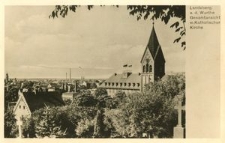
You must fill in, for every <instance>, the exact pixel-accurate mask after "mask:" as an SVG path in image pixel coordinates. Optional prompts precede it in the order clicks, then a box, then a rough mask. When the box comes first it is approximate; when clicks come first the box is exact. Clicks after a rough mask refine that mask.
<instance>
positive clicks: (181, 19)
mask: <svg viewBox="0 0 225 143" xmlns="http://www.w3.org/2000/svg"><path fill="white" fill-rule="evenodd" d="M78 7H80V6H79V5H56V6H55V9H54V10H53V11H52V13H51V14H50V15H49V18H51V17H52V18H58V17H59V16H61V17H63V18H65V17H66V16H67V14H68V12H69V11H72V12H74V13H75V12H76V9H77V8H78ZM116 7H119V6H118V5H117V6H116ZM87 8H88V10H91V9H92V8H93V5H88V6H87ZM127 10H128V11H129V14H130V15H133V16H134V15H135V16H136V17H137V20H140V19H141V18H142V17H143V18H144V20H147V19H150V20H154V19H161V21H163V22H164V23H165V24H168V22H169V21H170V19H171V18H178V20H177V21H176V22H174V23H173V24H172V25H171V26H170V28H174V29H175V32H179V35H180V36H179V37H178V38H176V39H175V40H174V41H173V42H174V43H178V42H180V43H181V47H182V48H183V49H185V48H186V42H185V35H186V28H185V23H186V14H185V6H184V5H167V6H156V5H128V6H127Z"/></svg>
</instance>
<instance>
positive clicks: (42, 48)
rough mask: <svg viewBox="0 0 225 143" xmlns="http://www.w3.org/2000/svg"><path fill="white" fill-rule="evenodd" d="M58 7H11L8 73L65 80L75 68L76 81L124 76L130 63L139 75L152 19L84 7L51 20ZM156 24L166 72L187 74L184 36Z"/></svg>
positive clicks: (123, 9) (8, 13)
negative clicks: (179, 39)
mask: <svg viewBox="0 0 225 143" xmlns="http://www.w3.org/2000/svg"><path fill="white" fill-rule="evenodd" d="M53 9H54V6H44V7H43V6H42V7H41V6H32V7H30V6H18V7H17V6H13V7H12V6H11V7H10V6H7V7H6V10H5V14H6V16H5V29H6V30H5V73H9V75H10V76H11V77H15V78H65V77H66V73H67V74H68V75H69V69H70V68H71V69H72V78H79V77H81V76H83V77H85V78H108V77H109V76H111V75H112V74H114V73H121V72H122V71H123V65H124V64H131V65H132V71H133V72H134V73H138V72H141V64H140V60H141V57H142V55H143V52H144V49H145V48H146V45H147V43H148V39H149V36H150V33H151V30H152V26H153V25H152V21H150V20H140V21H137V20H136V17H135V16H131V15H129V13H128V11H127V10H126V7H123V6H121V7H119V8H115V7H112V6H105V7H98V6H96V7H95V8H94V9H93V10H91V11H89V10H88V9H87V8H86V7H81V8H79V9H77V12H76V13H72V12H71V13H69V15H68V16H67V17H66V18H56V19H49V18H48V16H49V15H50V13H51V11H52V10H53ZM25 11H26V13H25V14H24V15H20V14H21V13H24V12H25ZM15 12H16V13H19V15H17V14H16V13H15ZM103 13H104V14H103ZM15 23H16V24H15ZM154 23H155V24H154V27H155V29H156V34H157V36H158V38H159V42H160V44H161V47H162V50H163V53H164V56H165V59H166V73H170V72H184V71H185V51H184V50H183V49H182V48H181V47H180V43H178V44H177V43H176V44H174V43H173V40H174V39H175V38H177V35H176V34H179V33H175V32H174V29H172V28H169V27H170V24H167V25H165V24H164V23H163V22H161V21H159V20H156V21H155V22H154ZM93 25H94V26H93ZM164 33H171V34H164Z"/></svg>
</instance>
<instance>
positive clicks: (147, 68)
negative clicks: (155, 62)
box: [146, 63, 149, 72]
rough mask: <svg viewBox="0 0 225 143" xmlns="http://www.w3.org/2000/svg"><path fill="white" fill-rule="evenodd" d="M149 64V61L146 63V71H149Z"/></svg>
mask: <svg viewBox="0 0 225 143" xmlns="http://www.w3.org/2000/svg"><path fill="white" fill-rule="evenodd" d="M148 65H149V64H148V63H147V64H146V72H149V66H148Z"/></svg>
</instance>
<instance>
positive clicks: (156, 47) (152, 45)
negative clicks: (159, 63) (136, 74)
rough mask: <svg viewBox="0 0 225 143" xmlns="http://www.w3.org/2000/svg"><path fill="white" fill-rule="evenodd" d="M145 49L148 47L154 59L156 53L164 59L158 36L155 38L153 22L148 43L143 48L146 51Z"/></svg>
mask: <svg viewBox="0 0 225 143" xmlns="http://www.w3.org/2000/svg"><path fill="white" fill-rule="evenodd" d="M147 49H149V51H150V53H151V55H152V57H153V59H154V60H155V58H156V56H157V55H158V54H160V55H162V57H163V60H164V61H165V59H164V56H163V53H162V49H161V46H160V44H159V41H158V38H157V35H156V32H155V28H154V24H153V27H152V32H151V35H150V37H149V40H148V44H147V46H146V48H145V52H146V50H147ZM145 52H144V54H145ZM144 54H143V56H142V58H141V61H142V60H143V58H144Z"/></svg>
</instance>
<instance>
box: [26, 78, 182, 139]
mask: <svg viewBox="0 0 225 143" xmlns="http://www.w3.org/2000/svg"><path fill="white" fill-rule="evenodd" d="M184 90H185V77H184V75H183V74H180V75H173V76H167V77H164V78H163V79H162V80H160V81H157V82H155V83H154V84H148V85H146V88H145V92H143V93H140V92H137V93H133V94H130V95H125V94H124V93H123V92H118V93H117V94H116V96H115V97H113V98H112V97H109V96H108V95H107V94H106V91H105V90H104V89H98V90H97V92H96V94H95V95H91V94H90V93H88V92H87V93H84V94H81V95H79V96H77V97H75V100H74V102H73V103H71V104H69V105H66V106H63V107H54V108H48V107H45V108H43V109H40V110H37V111H35V112H34V113H32V116H31V117H30V118H24V119H23V120H24V125H23V126H22V129H23V135H24V137H29V138H32V137H41V138H42V137H50V138H51V137H55V138H92V137H94V138H109V137H120V138H122V137H126V138H132V137H135V138H140V137H142V133H148V134H149V135H150V136H151V137H159V138H171V137H172V136H173V127H174V126H175V125H176V124H177V111H176V110H175V109H174V106H175V105H176V102H177V101H176V100H174V99H175V98H174V97H176V95H178V94H183V95H184ZM184 99H185V98H184Z"/></svg>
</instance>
